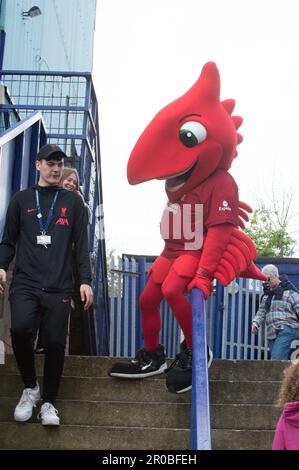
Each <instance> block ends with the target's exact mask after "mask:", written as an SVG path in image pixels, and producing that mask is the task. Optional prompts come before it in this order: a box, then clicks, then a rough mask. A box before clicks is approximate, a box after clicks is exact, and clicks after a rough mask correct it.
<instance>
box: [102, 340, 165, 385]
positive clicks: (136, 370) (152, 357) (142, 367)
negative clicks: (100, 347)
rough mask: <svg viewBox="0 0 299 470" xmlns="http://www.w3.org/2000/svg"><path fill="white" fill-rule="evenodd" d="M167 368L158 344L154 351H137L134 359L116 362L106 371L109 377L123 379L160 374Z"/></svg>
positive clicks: (162, 349)
mask: <svg viewBox="0 0 299 470" xmlns="http://www.w3.org/2000/svg"><path fill="white" fill-rule="evenodd" d="M166 368H167V364H166V360H165V353H164V347H163V346H162V345H161V344H160V345H159V347H158V349H157V350H156V351H146V349H145V348H143V349H140V350H139V351H137V354H136V357H135V359H133V360H132V361H130V362H117V363H115V364H114V365H113V366H112V367H111V369H110V370H109V372H108V375H110V376H111V377H120V378H124V379H144V378H145V377H151V376H152V375H158V374H162V373H163V372H164V371H165V370H166Z"/></svg>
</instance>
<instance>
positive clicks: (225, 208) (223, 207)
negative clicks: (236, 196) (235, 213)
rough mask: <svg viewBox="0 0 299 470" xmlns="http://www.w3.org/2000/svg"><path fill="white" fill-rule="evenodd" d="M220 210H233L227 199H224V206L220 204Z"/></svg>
mask: <svg viewBox="0 0 299 470" xmlns="http://www.w3.org/2000/svg"><path fill="white" fill-rule="evenodd" d="M219 210H220V211H231V210H232V209H231V207H229V205H228V202H227V201H223V202H222V206H219Z"/></svg>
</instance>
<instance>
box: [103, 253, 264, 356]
mask: <svg viewBox="0 0 299 470" xmlns="http://www.w3.org/2000/svg"><path fill="white" fill-rule="evenodd" d="M150 265H151V262H148V261H147V260H146V257H142V256H136V257H134V256H131V257H130V256H123V257H122V258H117V257H112V258H111V263H110V279H109V283H110V289H109V290H110V356H113V357H134V356H135V353H136V351H137V350H138V349H139V348H140V347H142V346H143V338H142V330H141V324H140V310H139V304H138V298H139V296H140V294H141V292H142V290H143V288H144V286H145V283H146V272H147V271H148V269H149V267H150ZM261 295H262V285H261V283H260V281H255V280H251V279H241V278H237V279H236V280H235V281H233V282H232V283H231V284H230V285H229V286H228V287H226V288H223V287H222V286H221V285H220V284H219V283H216V282H215V284H214V291H213V295H212V296H211V297H210V298H209V300H208V301H206V303H205V311H206V330H207V342H208V344H209V346H210V348H211V349H212V350H213V353H214V357H215V358H222V359H268V358H269V357H268V343H267V338H266V335H265V331H264V329H261V330H260V331H259V333H258V335H253V334H252V333H251V322H252V319H253V317H254V315H255V313H256V311H257V309H258V305H259V302H260V297H261ZM160 312H161V326H162V327H161V334H160V343H162V344H164V346H165V349H166V354H167V356H168V357H174V356H175V354H176V353H177V352H178V351H179V344H180V342H181V340H182V334H181V330H180V328H179V326H178V324H177V322H176V320H175V317H174V315H173V314H172V312H171V309H170V307H169V306H168V304H167V303H166V302H165V301H164V300H163V301H162V302H161V305H160Z"/></svg>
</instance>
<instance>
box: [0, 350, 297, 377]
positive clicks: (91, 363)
mask: <svg viewBox="0 0 299 470" xmlns="http://www.w3.org/2000/svg"><path fill="white" fill-rule="evenodd" d="M5 360H6V363H5V365H0V375H4V374H16V373H18V369H17V366H16V362H15V359H14V356H13V355H7V356H6V357H5ZM43 361H44V356H43V355H42V354H37V355H36V368H37V373H38V375H42V372H43ZM118 361H122V362H123V361H126V359H124V358H111V357H95V356H93V357H92V356H66V358H65V366H64V371H63V375H64V376H71V377H106V376H107V371H108V370H109V369H110V367H111V366H112V364H113V363H115V362H118ZM170 362H171V361H170ZM288 365H289V361H235V360H231V361H230V360H222V359H221V360H219V359H217V360H214V361H213V363H212V366H211V368H210V369H209V376H210V379H211V380H247V381H255V380H261V378H263V379H267V380H270V381H281V380H282V374H283V370H284V369H285V368H286V367H287V366H288ZM156 378H157V379H163V378H164V374H161V375H159V376H156Z"/></svg>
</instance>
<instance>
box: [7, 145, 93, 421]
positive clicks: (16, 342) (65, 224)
mask: <svg viewBox="0 0 299 470" xmlns="http://www.w3.org/2000/svg"><path fill="white" fill-rule="evenodd" d="M65 157H66V155H65V154H64V152H63V151H62V150H61V149H60V148H59V147H58V146H57V145H53V144H47V145H45V146H44V147H42V148H41V149H40V151H39V153H38V155H37V161H36V168H37V170H38V171H39V172H40V178H39V182H38V184H37V185H35V186H34V187H33V188H30V189H26V190H24V191H20V192H19V193H16V194H15V195H14V196H13V198H12V200H11V202H10V204H9V207H8V210H7V215H6V222H5V229H4V235H3V239H2V242H1V244H0V295H1V294H3V292H4V284H5V282H6V271H7V269H8V266H9V264H10V262H11V261H12V259H13V258H14V256H15V254H16V264H15V268H14V272H13V279H12V283H11V286H10V304H11V337H12V346H13V350H14V354H15V357H16V360H17V363H18V366H19V369H20V373H21V377H22V380H23V383H24V386H25V390H24V391H23V394H22V397H21V400H20V401H19V403H18V405H17V407H16V409H15V413H14V417H15V420H16V421H27V420H28V419H30V418H31V416H32V409H33V407H34V406H36V403H37V401H38V400H39V399H40V391H39V385H38V383H37V380H36V372H35V365H34V349H33V346H34V339H35V338H34V334H35V332H36V328H37V319H38V314H39V312H40V311H42V315H43V338H42V340H43V345H44V348H45V363H44V379H43V395H42V399H43V404H42V407H41V411H40V414H39V417H40V419H41V422H42V424H43V425H56V426H57V425H59V417H58V412H57V410H56V409H55V408H54V406H53V405H54V403H55V399H56V396H57V393H58V387H59V382H60V378H61V374H62V370H63V363H64V350H65V343H66V337H67V328H68V319H69V313H70V300H71V294H72V290H73V281H72V259H73V256H72V246H73V245H74V247H75V251H76V259H77V263H78V272H79V278H80V294H81V300H82V301H83V302H84V308H85V309H86V310H87V309H88V308H89V307H90V306H91V304H92V300H93V294H92V289H91V287H90V285H91V271H90V262H89V255H88V240H87V227H86V223H84V221H85V218H86V215H85V207H84V203H83V201H82V198H81V197H80V196H78V195H77V194H75V193H74V192H71V191H67V190H65V189H62V188H61V187H59V186H58V183H59V181H60V178H61V173H62V169H63V165H64V158H65Z"/></svg>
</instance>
